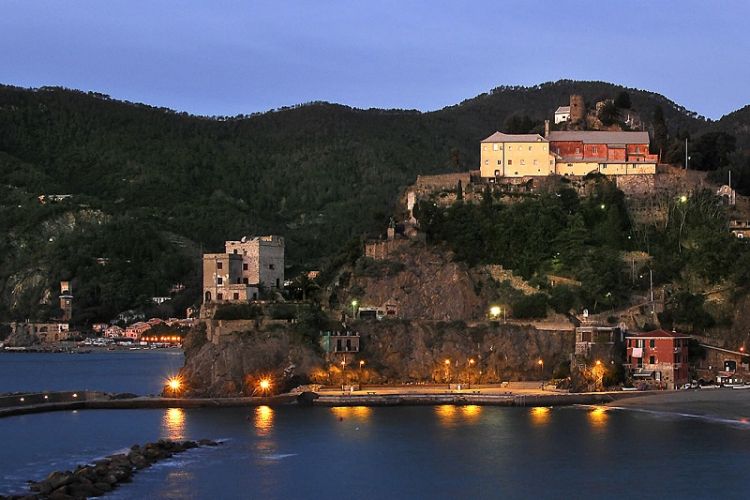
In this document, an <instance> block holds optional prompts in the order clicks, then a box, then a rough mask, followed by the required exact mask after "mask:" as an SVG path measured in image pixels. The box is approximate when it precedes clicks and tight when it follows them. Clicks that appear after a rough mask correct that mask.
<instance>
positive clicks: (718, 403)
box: [609, 388, 750, 423]
mask: <svg viewBox="0 0 750 500" xmlns="http://www.w3.org/2000/svg"><path fill="white" fill-rule="evenodd" d="M609 406H610V407H613V408H622V409H626V410H637V411H646V412H653V413H670V414H675V415H681V416H685V417H696V418H705V419H712V420H731V421H736V422H739V423H750V390H745V391H743V390H735V389H729V388H722V389H694V390H687V391H675V392H663V393H650V394H645V395H634V396H633V397H628V398H623V399H617V400H616V401H613V402H612V403H609Z"/></svg>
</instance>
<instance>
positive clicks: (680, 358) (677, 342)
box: [625, 330, 690, 389]
mask: <svg viewBox="0 0 750 500" xmlns="http://www.w3.org/2000/svg"><path fill="white" fill-rule="evenodd" d="M689 340H690V337H689V336H687V335H683V334H680V333H677V332H675V331H672V332H668V331H666V330H654V331H652V332H642V333H636V334H634V335H628V336H627V337H626V342H627V364H626V365H625V366H626V367H627V368H629V370H630V374H631V375H632V377H633V379H635V380H641V381H643V382H646V383H651V384H656V385H658V386H659V387H665V388H667V389H678V388H679V387H681V386H682V385H683V384H686V383H688V382H690V375H689V371H688V341H689Z"/></svg>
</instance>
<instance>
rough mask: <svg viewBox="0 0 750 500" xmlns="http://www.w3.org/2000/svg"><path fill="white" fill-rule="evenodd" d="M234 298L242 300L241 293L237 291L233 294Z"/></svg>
mask: <svg viewBox="0 0 750 500" xmlns="http://www.w3.org/2000/svg"><path fill="white" fill-rule="evenodd" d="M232 298H233V299H234V300H240V294H239V293H236V292H235V293H234V295H232Z"/></svg>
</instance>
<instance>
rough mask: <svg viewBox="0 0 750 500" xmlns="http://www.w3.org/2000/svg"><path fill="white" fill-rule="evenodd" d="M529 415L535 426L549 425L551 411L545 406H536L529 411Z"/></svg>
mask: <svg viewBox="0 0 750 500" xmlns="http://www.w3.org/2000/svg"><path fill="white" fill-rule="evenodd" d="M529 414H530V415H531V422H532V423H533V424H534V425H535V426H543V425H547V424H548V423H549V420H550V416H551V411H550V409H549V408H547V407H546V406H536V407H534V408H531V409H530V410H529Z"/></svg>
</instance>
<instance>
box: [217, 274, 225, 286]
mask: <svg viewBox="0 0 750 500" xmlns="http://www.w3.org/2000/svg"><path fill="white" fill-rule="evenodd" d="M216 284H217V285H223V284H224V278H222V277H221V276H219V277H218V278H216Z"/></svg>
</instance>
